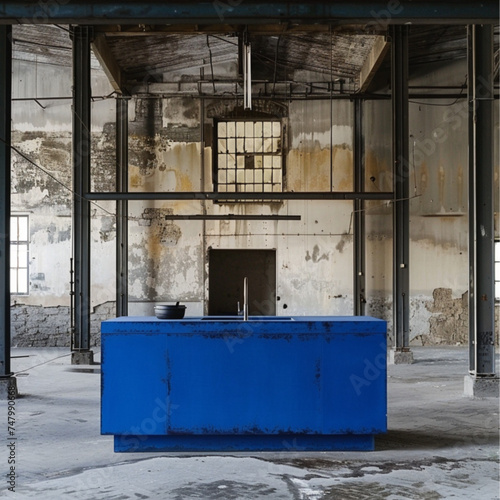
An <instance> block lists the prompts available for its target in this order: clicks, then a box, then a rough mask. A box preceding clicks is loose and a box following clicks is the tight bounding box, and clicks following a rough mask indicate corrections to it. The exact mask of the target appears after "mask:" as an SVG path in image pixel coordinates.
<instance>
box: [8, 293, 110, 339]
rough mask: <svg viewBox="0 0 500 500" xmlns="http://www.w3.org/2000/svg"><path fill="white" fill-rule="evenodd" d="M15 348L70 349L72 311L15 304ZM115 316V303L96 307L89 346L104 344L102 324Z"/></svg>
mask: <svg viewBox="0 0 500 500" xmlns="http://www.w3.org/2000/svg"><path fill="white" fill-rule="evenodd" d="M10 314H11V326H12V346H13V347H70V345H71V335H70V308H69V307H68V306H55V307H42V306H28V305H23V304H16V305H13V306H11V312H10ZM114 316H115V303H114V302H105V303H104V304H100V305H98V306H96V307H94V309H93V311H92V313H91V319H90V346H91V347H96V346H100V345H101V321H104V320H106V319H110V318H113V317H114Z"/></svg>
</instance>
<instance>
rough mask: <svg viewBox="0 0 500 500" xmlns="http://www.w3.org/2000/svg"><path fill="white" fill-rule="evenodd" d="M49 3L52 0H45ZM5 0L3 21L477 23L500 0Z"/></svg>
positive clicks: (495, 11) (492, 14)
mask: <svg viewBox="0 0 500 500" xmlns="http://www.w3.org/2000/svg"><path fill="white" fill-rule="evenodd" d="M49 3H50V2H49ZM53 3H54V4H55V5H54V6H52V5H48V6H47V2H41V1H40V2H27V1H24V0H23V1H19V0H16V1H13V0H11V1H8V2H1V3H0V22H1V23H4V24H18V23H21V24H32V23H46V24H54V23H66V24H72V23H78V24H93V25H97V24H110V22H115V23H117V24H139V23H150V24H183V23H184V24H185V23H186V21H188V22H190V23H198V24H213V23H229V24H233V23H240V24H269V23H287V22H290V21H295V22H301V23H307V22H309V23H315V22H317V23H321V24H325V23H339V24H342V23H345V22H353V20H356V21H357V22H360V23H367V24H373V25H376V24H383V25H388V24H403V23H407V22H408V23H410V22H411V23H412V24H432V23H434V24H435V23H436V22H438V23H439V24H460V23H462V24H478V23H483V24H486V23H489V24H496V23H498V18H499V5H498V0H483V1H482V2H477V1H476V0H455V1H450V0H412V1H410V0H390V1H389V2H388V1H387V0H366V1H362V2H361V1H359V2H353V1H352V0H335V1H333V0H330V1H328V2H326V1H319V0H311V1H309V2H306V1H304V0H302V1H292V0H288V1H280V2H265V1H263V0H245V1H231V2H229V1H226V0H214V1H208V0H204V1H201V2H200V1H197V2H195V1H192V0H185V1H180V0H177V1H174V2H170V1H169V2H165V1H159V0H156V1H149V2H144V1H143V2H139V1H137V0H135V1H124V0H122V1H120V2H116V1H110V0H100V1H98V0H86V1H77V0H75V1H72V2H68V1H66V2H53Z"/></svg>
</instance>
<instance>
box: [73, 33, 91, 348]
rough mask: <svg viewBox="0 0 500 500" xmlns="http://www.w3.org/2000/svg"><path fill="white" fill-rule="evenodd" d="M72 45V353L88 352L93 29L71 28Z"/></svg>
mask: <svg viewBox="0 0 500 500" xmlns="http://www.w3.org/2000/svg"><path fill="white" fill-rule="evenodd" d="M71 38H72V41H73V138H72V139H73V141H72V150H73V151H72V152H73V191H74V195H73V262H74V270H75V271H74V278H75V279H74V281H75V294H74V304H75V315H74V321H75V324H74V338H73V351H77V352H81V351H89V348H90V305H91V304H90V231H91V227H90V222H91V221H90V202H89V201H88V200H86V199H85V198H84V194H85V193H87V192H88V191H89V190H90V149H91V147H90V140H91V135H90V127H91V123H90V101H91V87H90V42H91V39H92V28H91V27H89V26H74V27H73V28H72V29H71Z"/></svg>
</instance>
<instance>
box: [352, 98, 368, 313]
mask: <svg viewBox="0 0 500 500" xmlns="http://www.w3.org/2000/svg"><path fill="white" fill-rule="evenodd" d="M364 155H365V152H364V134H363V101H361V100H356V101H354V190H355V191H356V192H358V193H362V192H364V190H365V158H364ZM353 232H354V252H353V258H354V269H353V270H354V314H355V315H356V316H364V314H365V309H366V307H365V306H366V256H365V254H366V244H365V243H366V239H365V238H366V232H365V202H364V200H363V199H360V198H358V199H355V200H354V231H353Z"/></svg>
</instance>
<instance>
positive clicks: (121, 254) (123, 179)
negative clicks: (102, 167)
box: [116, 98, 129, 316]
mask: <svg viewBox="0 0 500 500" xmlns="http://www.w3.org/2000/svg"><path fill="white" fill-rule="evenodd" d="M128 103H129V99H127V98H118V99H117V100H116V190H117V191H120V192H122V193H126V192H127V191H128ZM116 315H117V316H128V201H127V200H117V202H116Z"/></svg>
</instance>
